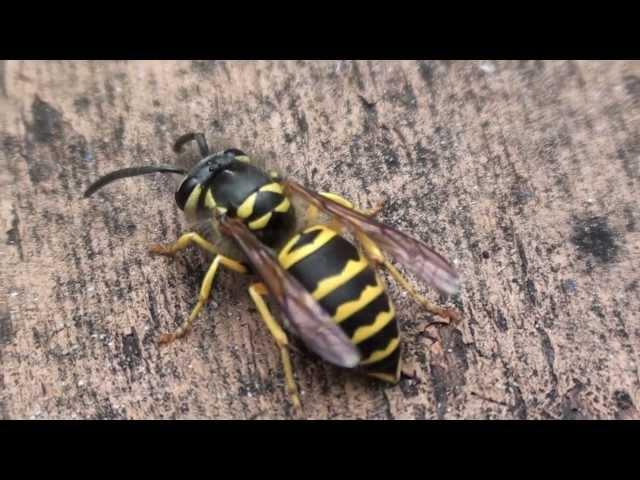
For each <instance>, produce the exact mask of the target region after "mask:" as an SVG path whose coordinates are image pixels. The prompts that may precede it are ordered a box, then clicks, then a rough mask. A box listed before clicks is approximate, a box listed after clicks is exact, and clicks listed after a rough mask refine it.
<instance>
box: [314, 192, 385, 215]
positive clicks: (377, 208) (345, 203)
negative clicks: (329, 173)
mask: <svg viewBox="0 0 640 480" xmlns="http://www.w3.org/2000/svg"><path fill="white" fill-rule="evenodd" d="M320 195H322V196H323V197H325V198H328V199H329V200H333V201H334V202H336V203H339V204H340V205H342V206H343V207H347V208H349V209H351V210H355V211H356V212H360V213H362V214H363V215H366V216H367V217H375V216H376V215H377V214H378V213H380V212H381V211H382V209H383V208H384V202H380V204H379V205H376V206H375V207H373V208H369V209H367V210H361V209H360V208H356V207H355V206H354V205H353V203H352V202H350V201H349V200H347V199H346V198H344V197H341V196H340V195H338V194H337V193H330V192H320Z"/></svg>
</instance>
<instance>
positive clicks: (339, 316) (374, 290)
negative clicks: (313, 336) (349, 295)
mask: <svg viewBox="0 0 640 480" xmlns="http://www.w3.org/2000/svg"><path fill="white" fill-rule="evenodd" d="M383 293H384V287H383V286H382V284H381V283H380V281H379V280H378V282H377V284H376V285H375V286H373V285H367V286H366V288H365V289H364V290H363V291H362V293H361V294H360V298H358V299H357V300H352V301H350V302H346V303H343V304H342V305H340V306H339V307H338V309H337V310H336V314H335V315H334V316H333V319H334V320H335V321H336V323H340V322H341V321H343V320H345V319H347V318H349V317H350V316H351V315H353V314H354V313H356V312H358V311H360V310H362V309H363V308H364V307H366V306H367V305H368V304H369V303H371V302H373V301H374V300H375V299H376V298H377V297H378V296H380V295H382V294H383Z"/></svg>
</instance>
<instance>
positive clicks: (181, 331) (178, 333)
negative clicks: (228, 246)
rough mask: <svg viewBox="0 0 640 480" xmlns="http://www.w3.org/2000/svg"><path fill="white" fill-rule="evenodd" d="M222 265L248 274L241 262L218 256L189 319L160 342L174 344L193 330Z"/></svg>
mask: <svg viewBox="0 0 640 480" xmlns="http://www.w3.org/2000/svg"><path fill="white" fill-rule="evenodd" d="M220 265H223V266H225V267H227V268H229V269H231V270H233V271H234V272H238V273H247V268H246V267H245V266H244V265H242V264H241V263H240V262H237V261H235V260H232V259H230V258H227V257H224V256H222V255H217V256H216V258H214V259H213V262H211V266H210V267H209V270H208V271H207V274H206V275H205V276H204V280H203V281H202V286H201V287H200V295H199V296H198V303H197V304H196V306H195V307H194V308H193V310H192V311H191V315H189V317H188V318H187V319H186V320H185V321H184V322H183V323H182V325H180V326H179V327H178V328H177V329H176V330H175V331H173V332H171V333H163V334H162V335H161V336H160V339H159V342H160V343H161V344H166V343H170V342H173V341H174V340H175V339H176V338H180V337H183V336H184V335H185V334H186V333H187V332H188V331H189V329H190V328H191V324H192V323H193V321H194V320H195V318H196V317H197V316H198V314H199V313H200V312H201V311H202V308H203V307H204V304H205V303H206V302H207V300H208V299H209V295H210V294H211V287H212V286H213V280H214V278H215V276H216V272H217V271H218V267H219V266H220Z"/></svg>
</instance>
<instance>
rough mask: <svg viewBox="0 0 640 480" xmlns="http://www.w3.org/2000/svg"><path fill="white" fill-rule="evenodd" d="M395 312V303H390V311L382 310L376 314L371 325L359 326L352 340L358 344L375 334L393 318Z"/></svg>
mask: <svg viewBox="0 0 640 480" xmlns="http://www.w3.org/2000/svg"><path fill="white" fill-rule="evenodd" d="M395 313H396V312H395V310H394V308H393V305H391V304H389V311H388V312H380V313H379V314H378V315H376V319H375V321H374V322H373V323H372V324H371V325H364V326H362V327H360V328H358V329H357V330H356V331H355V333H354V334H353V337H351V340H353V343H355V344H358V343H361V342H363V341H365V340H366V339H367V338H370V337H372V336H374V335H375V334H376V333H378V332H379V331H380V330H382V329H383V328H384V327H386V326H387V325H388V324H389V322H390V321H391V320H393V317H394V316H395Z"/></svg>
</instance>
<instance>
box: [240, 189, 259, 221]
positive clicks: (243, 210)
mask: <svg viewBox="0 0 640 480" xmlns="http://www.w3.org/2000/svg"><path fill="white" fill-rule="evenodd" d="M257 198H258V192H253V193H252V194H251V195H249V196H248V197H247V198H246V199H245V201H244V202H242V204H241V205H240V206H239V207H238V210H237V211H236V213H237V215H238V216H239V217H240V218H249V217H250V216H251V214H252V213H253V207H254V206H255V204H256V199H257Z"/></svg>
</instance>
